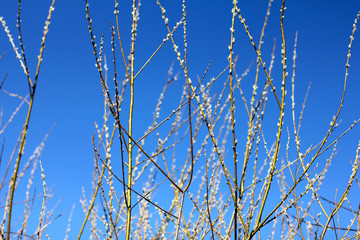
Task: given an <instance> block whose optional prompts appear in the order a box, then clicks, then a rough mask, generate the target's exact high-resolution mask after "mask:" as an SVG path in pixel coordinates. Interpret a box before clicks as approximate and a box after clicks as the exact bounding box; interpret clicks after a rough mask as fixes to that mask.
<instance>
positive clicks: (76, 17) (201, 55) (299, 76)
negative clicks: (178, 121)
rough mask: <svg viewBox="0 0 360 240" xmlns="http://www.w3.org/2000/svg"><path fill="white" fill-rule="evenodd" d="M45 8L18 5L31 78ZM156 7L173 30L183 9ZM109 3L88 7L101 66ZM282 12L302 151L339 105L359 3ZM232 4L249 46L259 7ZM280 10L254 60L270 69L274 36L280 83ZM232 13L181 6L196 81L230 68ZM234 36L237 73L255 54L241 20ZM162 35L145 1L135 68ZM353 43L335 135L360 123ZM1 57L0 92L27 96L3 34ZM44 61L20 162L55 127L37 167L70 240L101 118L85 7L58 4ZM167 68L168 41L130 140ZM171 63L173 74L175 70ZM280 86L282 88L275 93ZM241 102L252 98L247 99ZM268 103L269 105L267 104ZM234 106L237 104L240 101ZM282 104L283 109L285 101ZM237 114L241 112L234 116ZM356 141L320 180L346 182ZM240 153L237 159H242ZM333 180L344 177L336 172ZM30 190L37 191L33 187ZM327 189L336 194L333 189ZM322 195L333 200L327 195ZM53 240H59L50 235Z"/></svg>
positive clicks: (126, 21) (145, 86)
mask: <svg viewBox="0 0 360 240" xmlns="http://www.w3.org/2000/svg"><path fill="white" fill-rule="evenodd" d="M50 3H51V1H48V0H46V1H35V2H34V1H32V2H29V1H24V3H23V4H22V21H23V22H22V28H23V37H24V44H25V47H26V54H27V59H28V63H29V67H30V72H31V73H32V74H34V72H35V67H36V63H37V58H36V57H37V55H38V51H39V48H40V41H41V37H42V31H43V24H44V21H45V19H46V16H47V13H48V7H49V6H50ZM162 4H163V6H164V7H165V8H166V9H167V14H168V18H169V23H170V25H171V26H172V25H174V24H175V23H176V22H177V21H179V19H180V18H181V2H180V1H177V2H176V3H175V2H171V3H169V2H165V1H163V3H162ZM113 5H114V3H113V1H101V3H100V1H98V2H95V1H90V11H91V14H92V19H93V21H94V26H93V27H94V29H95V34H96V36H97V40H99V39H100V36H101V34H105V50H104V51H105V52H107V55H108V56H109V59H108V61H109V62H110V56H111V52H110V23H111V22H112V23H115V17H114V15H113ZM286 5H287V10H286V12H285V32H286V38H287V55H288V60H289V61H288V67H290V66H291V65H292V61H291V59H292V50H293V45H294V38H295V33H296V31H298V34H299V35H298V48H297V55H298V59H297V70H296V101H297V105H296V107H297V111H298V112H299V111H300V109H301V103H302V101H303V98H304V95H305V93H306V89H307V88H308V85H309V83H310V82H311V89H310V93H309V97H308V101H307V107H306V110H305V116H304V120H303V124H302V143H303V144H304V146H308V145H310V144H311V143H312V144H314V143H317V142H318V141H319V140H321V138H322V136H324V135H325V133H326V131H327V128H328V126H329V123H330V121H331V118H332V115H333V114H335V112H336V110H337V108H338V106H339V102H340V97H341V94H342V87H343V79H344V74H345V62H346V54H347V50H348V48H347V46H348V44H349V36H350V34H351V31H352V24H353V22H354V18H355V17H356V14H357V11H359V10H360V5H359V3H358V1H355V0H354V1H352V0H348V1H342V2H340V1H310V0H303V1H288V3H287V4H286ZM238 6H239V7H240V9H241V10H242V13H243V15H244V17H245V18H246V22H247V24H248V25H249V28H250V31H251V32H252V34H253V37H254V39H255V40H257V39H259V36H260V32H261V27H262V24H263V20H264V16H265V13H266V9H267V1H240V3H239V5H238ZM280 6H281V2H280V1H277V0H276V1H274V4H273V7H272V12H271V15H270V20H269V23H268V28H267V30H266V34H265V38H264V42H265V44H264V46H263V53H262V55H263V57H264V60H265V61H266V62H270V54H271V51H272V46H273V41H274V38H276V40H277V42H276V47H277V50H276V58H275V60H276V62H277V63H276V64H275V68H276V70H274V78H275V79H276V78H278V79H280V78H279V77H280V69H281V68H280V44H281V43H280V27H279V17H280V14H279V13H280V11H279V10H280ZM231 7H232V4H231V1H221V3H220V1H212V0H210V1H206V2H205V1H188V3H187V11H188V15H187V27H188V29H187V30H188V46H189V48H188V51H189V55H188V57H189V71H190V75H191V78H192V79H196V75H200V76H201V75H202V74H203V72H204V70H205V69H206V66H207V64H208V63H209V61H210V60H211V61H212V65H211V69H210V71H209V73H208V75H209V76H210V77H214V76H216V75H217V74H218V73H219V72H220V71H221V70H222V69H223V68H224V67H226V65H227V64H228V63H227V56H228V54H229V53H228V50H227V46H228V44H229V37H230V31H229V28H230V24H231V12H230V11H231ZM119 10H120V21H121V26H122V28H121V33H122V37H123V39H124V45H125V50H127V51H128V49H129V43H130V30H131V28H130V26H131V25H130V24H131V15H130V12H131V5H130V4H129V3H123V2H120V3H119ZM16 14H17V2H15V1H1V2H0V16H3V17H4V19H5V20H6V22H7V24H8V27H9V28H10V31H11V32H12V34H13V35H14V36H17V29H16ZM235 31H236V32H235V37H236V44H235V54H236V55H238V56H239V61H238V70H237V71H238V73H242V72H243V71H244V70H245V69H246V68H247V66H248V65H249V64H250V62H251V61H252V60H256V55H255V53H254V51H253V49H252V48H251V47H250V44H249V39H248V37H247V36H246V35H245V32H244V29H243V27H242V26H240V24H239V22H237V25H236V30H235ZM166 33H167V32H166V28H165V26H164V24H163V20H162V18H161V12H160V10H159V7H158V6H157V4H156V1H143V2H142V5H141V9H140V21H139V27H138V35H137V43H136V44H137V45H136V46H137V49H136V61H137V63H138V64H137V69H139V68H140V66H141V65H142V64H143V63H144V62H145V61H146V59H147V58H148V57H149V56H150V55H151V54H152V52H153V51H154V50H155V49H156V48H157V46H158V45H159V44H160V43H161V41H162V39H163V38H164V37H165V36H166ZM179 33H180V32H179ZM179 33H178V34H179ZM178 36H181V34H180V35H178ZM358 36H359V33H356V34H355V42H354V45H353V49H352V57H351V60H350V66H351V68H350V78H349V82H348V89H347V93H346V97H345V104H344V108H343V111H342V113H341V115H340V118H341V119H342V124H341V126H340V127H339V129H338V130H337V132H336V133H335V135H336V136H338V135H339V134H340V133H341V132H342V131H344V130H345V129H346V128H347V127H348V126H349V125H350V124H351V123H352V122H353V121H354V120H356V119H358V118H359V117H360V112H359V110H358V106H359V103H360V97H359V96H360V95H359V89H360V67H359V66H360V44H359V41H358V39H360V38H359V37H358ZM179 45H180V44H179ZM3 52H5V55H4V57H3V58H2V59H0V79H2V78H3V76H4V75H5V74H6V72H8V73H9V75H8V77H7V80H6V81H5V83H4V85H3V88H4V89H5V90H6V91H9V92H14V93H17V94H19V95H21V96H26V94H27V92H26V91H27V83H26V78H25V76H24V74H23V72H22V70H21V68H20V64H19V63H18V60H17V59H16V57H15V54H14V52H13V51H12V49H11V45H10V43H9V42H8V39H7V37H6V35H5V33H4V31H3V29H2V30H1V31H0V54H2V53H3ZM126 54H127V53H126ZM43 59H44V61H43V64H42V66H41V70H40V78H39V84H38V89H37V93H36V96H35V105H34V111H33V113H32V118H31V122H30V130H29V135H28V142H27V145H26V149H25V155H24V158H28V157H29V156H30V155H31V154H32V151H33V150H34V149H35V148H36V146H37V145H38V144H39V143H40V142H41V141H42V139H43V137H44V136H45V135H46V134H47V132H48V131H49V130H50V129H51V128H52V126H53V125H54V124H56V125H55V127H54V129H53V131H52V132H51V134H50V136H49V138H48V140H47V142H46V144H45V149H44V151H43V153H42V157H41V159H42V161H43V166H44V169H45V174H46V179H47V180H46V182H47V184H48V186H53V191H54V193H55V196H54V198H53V200H52V202H53V203H55V202H56V200H57V199H62V201H61V203H60V205H59V206H58V210H57V211H58V213H60V212H62V211H64V210H66V209H70V208H71V207H72V205H73V204H74V203H75V204H76V209H75V212H76V215H75V217H74V219H73V223H72V233H71V235H70V236H75V235H76V234H77V232H78V229H79V226H80V223H79V222H80V221H79V219H82V218H83V214H82V210H81V207H80V203H79V199H80V196H81V194H82V193H81V187H82V186H84V188H85V189H86V191H87V192H88V193H89V192H90V187H91V178H92V170H93V156H94V154H93V148H92V144H91V136H92V135H93V134H94V132H95V127H94V122H97V123H99V124H101V122H102V114H103V97H102V92H101V85H100V81H99V78H98V74H97V71H96V69H95V66H94V63H95V62H94V56H93V53H92V46H91V43H90V36H89V33H88V28H87V20H86V18H85V3H84V2H83V1H69V0H63V1H58V2H56V4H55V12H54V15H53V18H52V20H51V24H50V32H49V35H48V39H47V42H46V48H45V53H44V57H43ZM175 60H176V56H175V54H174V51H173V50H172V49H171V45H170V44H169V43H167V44H166V45H165V46H164V47H163V49H161V51H160V52H159V53H158V54H157V55H156V57H155V58H154V60H153V61H152V62H151V63H150V64H149V66H148V67H147V68H146V69H145V70H144V71H143V72H142V74H141V75H140V76H139V79H138V84H137V85H136V96H137V97H136V102H135V116H137V119H139V121H135V125H136V126H137V129H138V130H137V131H136V133H135V134H137V135H138V136H141V134H142V133H143V132H144V131H145V130H146V128H147V126H148V125H149V124H151V122H152V111H153V109H154V107H155V104H156V101H157V99H158V96H159V94H160V92H161V89H162V86H163V85H164V84H165V81H166V77H167V71H168V69H169V67H170V64H171V62H172V61H175ZM176 64H177V63H175V66H176V67H175V72H177V71H180V68H179V67H178V65H176ZM254 72H255V68H254V67H253V68H252V69H251V71H250V76H253V75H254ZM290 76H291V75H290ZM223 80H224V79H223ZM252 80H253V78H251V77H249V78H248V80H247V81H246V80H244V88H246V89H249V91H250V89H251V86H252V84H253V82H252ZM183 82H184V78H183V76H181V77H180V81H178V82H176V83H175V84H173V85H172V86H171V89H170V90H169V91H170V94H169V95H168V96H167V97H168V98H167V101H169V104H168V105H169V109H170V108H172V107H171V105H172V103H173V104H174V105H172V106H176V105H175V104H176V101H177V99H176V100H174V99H172V98H171V96H172V95H171V94H174V96H176V94H178V93H179V91H181V86H182V84H183ZM279 82H280V80H279ZM221 85H222V84H219V85H218V86H221ZM278 86H280V85H278ZM278 88H279V89H280V87H278ZM288 92H290V88H288ZM245 95H246V96H248V97H249V96H250V94H246V93H245ZM269 96H270V99H271V97H272V96H271V95H269ZM289 97H290V96H289ZM238 99H240V97H239V96H238ZM271 100H272V101H273V100H274V99H271ZM289 100H290V99H289ZM238 102H240V101H238ZM18 104H19V101H18V100H17V99H14V98H10V97H9V96H8V95H6V94H4V93H3V92H0V106H1V107H2V108H3V122H4V119H5V120H6V119H8V117H9V116H10V115H11V113H12V112H13V111H14V109H15V108H16V106H17V105H18ZM288 105H290V101H289V102H288ZM241 107H242V106H241ZM241 107H240V109H241ZM243 110H244V109H241V110H239V112H240V111H243ZM164 111H166V110H164ZM288 114H290V113H288ZM25 115H26V111H25V108H22V110H21V111H20V113H19V114H18V115H17V116H16V117H15V119H14V121H13V122H12V123H11V125H10V126H9V127H8V128H7V130H6V132H5V133H4V134H3V135H2V136H1V139H0V143H2V141H3V138H4V137H6V145H5V153H4V159H5V160H6V159H8V158H9V156H10V154H11V151H12V148H13V146H14V143H15V141H16V138H17V136H18V134H19V131H20V126H21V124H22V123H23V121H24V118H25ZM164 116H166V115H165V114H164V115H163V116H162V117H164ZM239 133H241V130H239ZM359 136H360V130H359V127H356V128H355V129H354V130H353V131H352V132H351V133H349V134H348V135H346V136H345V138H344V139H343V142H342V143H341V144H339V145H338V151H339V153H338V155H337V157H336V159H335V161H334V162H333V164H332V167H331V169H330V170H329V173H328V174H329V175H328V177H327V178H326V181H327V184H328V185H332V186H338V187H340V188H341V186H343V184H344V183H346V182H347V181H348V176H349V173H350V168H349V159H352V160H353V159H354V156H355V150H356V146H357V143H358V141H359V138H360V137H359ZM243 145H244V144H243ZM241 154H242V152H240V155H241ZM241 156H242V155H241ZM3 165H4V164H2V167H1V168H3ZM340 172H341V173H344V174H339V173H340ZM0 173H1V174H2V173H3V169H1V170H0ZM38 191H40V185H39V188H38ZM329 191H330V192H331V193H334V192H333V191H334V190H329ZM329 196H331V197H333V195H331V194H329ZM355 196H357V197H360V196H359V194H357V195H356V194H355ZM67 217H68V213H66V214H65V215H64V217H62V218H60V219H59V220H57V222H56V223H55V225H56V226H61V227H60V229H59V228H58V229H57V230H59V234H60V235H61V234H63V233H64V232H65V228H66V221H67ZM61 222H62V223H61ZM61 228H63V229H61ZM61 231H62V232H61ZM72 234H74V235H72ZM61 238H62V237H60V238H59V239H61ZM52 239H58V238H57V237H55V236H53V238H52Z"/></svg>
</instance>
